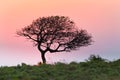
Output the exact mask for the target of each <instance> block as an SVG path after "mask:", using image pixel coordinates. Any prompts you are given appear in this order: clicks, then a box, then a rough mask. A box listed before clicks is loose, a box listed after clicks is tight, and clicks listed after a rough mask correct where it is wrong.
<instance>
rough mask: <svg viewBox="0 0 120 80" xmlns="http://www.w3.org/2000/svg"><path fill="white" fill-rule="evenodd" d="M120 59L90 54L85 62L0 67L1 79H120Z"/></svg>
mask: <svg viewBox="0 0 120 80" xmlns="http://www.w3.org/2000/svg"><path fill="white" fill-rule="evenodd" d="M119 79H120V59H118V60H116V61H112V62H110V61H108V60H106V59H102V58H101V57H99V56H94V55H92V56H90V57H89V59H88V60H86V61H85V62H80V63H76V62H71V63H70V64H65V63H60V62H58V63H55V64H41V65H38V66H30V65H27V64H25V63H22V64H21V65H17V66H12V67H7V66H6V67H0V80H119Z"/></svg>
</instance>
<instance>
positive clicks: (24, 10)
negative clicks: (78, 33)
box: [0, 0, 120, 66]
mask: <svg viewBox="0 0 120 80" xmlns="http://www.w3.org/2000/svg"><path fill="white" fill-rule="evenodd" d="M54 15H62V16H68V17H70V18H71V19H72V20H73V21H74V22H75V23H76V25H77V27H78V28H80V29H86V30H87V32H88V33H90V34H91V35H92V36H93V40H94V43H93V44H92V45H90V46H88V47H81V48H80V49H79V50H76V51H71V52H60V53H47V54H46V59H47V63H55V62H58V61H60V62H66V63H68V62H71V61H76V62H80V61H85V60H86V59H88V57H89V56H90V55H91V54H96V55H99V56H101V57H103V58H105V59H108V60H116V59H119V58H120V0H0V66H13V65H18V64H21V63H26V64H30V65H35V64H37V63H38V62H40V61H41V57H40V52H39V51H38V50H37V48H36V47H34V46H33V45H32V42H30V41H29V40H26V39H25V38H24V37H18V36H17V35H16V31H17V30H20V29H21V28H23V27H25V26H27V25H29V24H31V23H32V21H33V20H35V19H37V18H39V17H43V16H54Z"/></svg>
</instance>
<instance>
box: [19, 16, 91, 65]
mask: <svg viewBox="0 0 120 80" xmlns="http://www.w3.org/2000/svg"><path fill="white" fill-rule="evenodd" d="M17 35H19V36H23V37H25V38H27V39H29V40H32V41H33V43H34V44H35V46H37V48H38V50H39V51H40V53H41V58H42V61H43V63H46V58H45V54H46V53H47V52H48V51H49V52H50V53H55V52H63V51H71V50H76V48H79V47H82V46H88V45H90V44H91V42H92V39H91V38H92V37H91V35H89V34H88V33H87V31H86V30H79V29H77V27H76V25H75V23H74V22H73V21H72V20H71V19H70V18H68V17H65V16H49V17H40V18H38V19H37V20H35V21H33V22H32V24H31V25H29V26H26V27H24V28H22V29H21V30H20V31H17Z"/></svg>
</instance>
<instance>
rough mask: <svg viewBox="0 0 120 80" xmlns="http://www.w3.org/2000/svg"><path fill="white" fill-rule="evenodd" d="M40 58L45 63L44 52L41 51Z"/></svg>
mask: <svg viewBox="0 0 120 80" xmlns="http://www.w3.org/2000/svg"><path fill="white" fill-rule="evenodd" d="M41 58H42V61H43V63H46V58H45V53H41Z"/></svg>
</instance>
